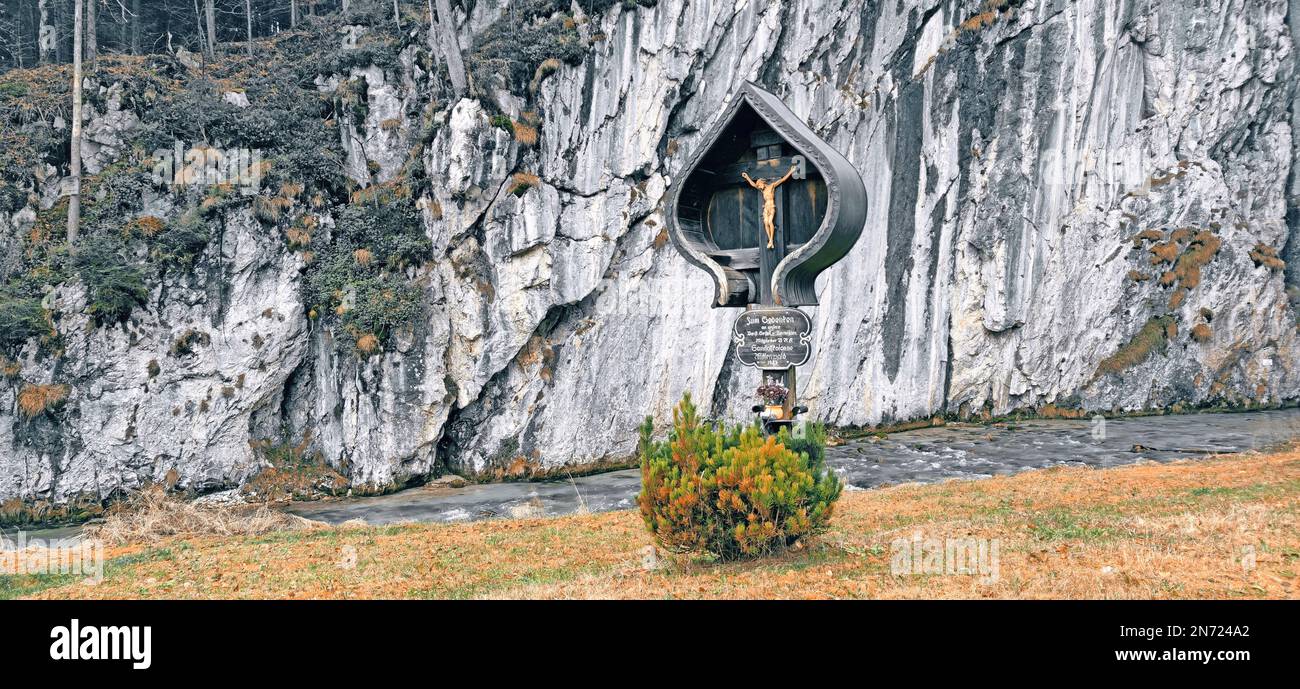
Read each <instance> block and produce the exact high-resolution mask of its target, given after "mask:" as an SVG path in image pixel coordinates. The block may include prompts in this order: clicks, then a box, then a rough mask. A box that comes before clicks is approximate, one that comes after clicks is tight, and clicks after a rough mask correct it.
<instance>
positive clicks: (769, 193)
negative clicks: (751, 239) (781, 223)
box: [740, 165, 798, 249]
mask: <svg viewBox="0 0 1300 689" xmlns="http://www.w3.org/2000/svg"><path fill="white" fill-rule="evenodd" d="M796 167H798V166H796V165H791V166H790V169H789V170H786V172H785V176H784V177H782V178H781V179H778V180H776V181H775V182H773V181H770V180H765V179H762V178H760V179H757V180H755V179H751V178H750V176H749V173H748V172H742V173H740V176H741V177H744V178H745V181H746V182H748V183H749V186H751V187H753V188H755V189H757V190H759V191H761V192H763V229H764V230H765V231H766V232H767V248H769V249H774V248H776V247H775V246H774V245H773V244H772V237H773V236H774V235H775V234H776V188H777V187H779V186H781V185H782V184H785V183H786V181H788V180H789V179H790V176H791V175H793V174H794V171H795V168H796Z"/></svg>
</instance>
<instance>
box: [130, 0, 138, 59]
mask: <svg viewBox="0 0 1300 689" xmlns="http://www.w3.org/2000/svg"><path fill="white" fill-rule="evenodd" d="M131 54H132V55H139V54H140V0H131Z"/></svg>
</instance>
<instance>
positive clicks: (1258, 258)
mask: <svg viewBox="0 0 1300 689" xmlns="http://www.w3.org/2000/svg"><path fill="white" fill-rule="evenodd" d="M1250 260H1251V261H1253V262H1254V263H1255V265H1256V266H1266V267H1268V268H1270V269H1272V270H1282V269H1283V268H1285V267H1286V261H1283V260H1282V259H1280V258H1278V256H1277V249H1275V248H1273V247H1271V246H1269V245H1267V244H1263V243H1260V244H1256V245H1255V248H1253V249H1251V250H1250Z"/></svg>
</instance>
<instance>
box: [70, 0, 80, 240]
mask: <svg viewBox="0 0 1300 689" xmlns="http://www.w3.org/2000/svg"><path fill="white" fill-rule="evenodd" d="M81 5H82V0H76V4H75V5H74V7H73V10H72V155H71V156H69V159H70V162H69V163H68V166H69V168H70V170H69V173H70V175H69V176H70V177H71V178H72V191H71V192H69V194H68V251H70V252H71V251H75V250H76V245H77V231H78V230H79V229H81V31H82V27H81Z"/></svg>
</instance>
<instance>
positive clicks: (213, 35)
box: [203, 0, 217, 59]
mask: <svg viewBox="0 0 1300 689" xmlns="http://www.w3.org/2000/svg"><path fill="white" fill-rule="evenodd" d="M215 3H216V0H203V6H204V9H205V10H206V14H207V20H208V30H207V34H208V46H207V47H208V59H212V58H214V57H216V56H217V10H216V8H215V7H214V5H215Z"/></svg>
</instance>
